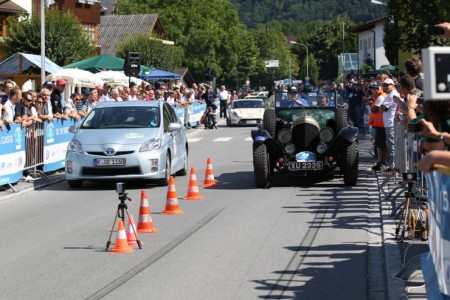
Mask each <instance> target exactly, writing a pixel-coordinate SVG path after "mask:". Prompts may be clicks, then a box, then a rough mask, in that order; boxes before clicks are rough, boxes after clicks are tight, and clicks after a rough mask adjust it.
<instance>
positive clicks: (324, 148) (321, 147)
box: [316, 143, 328, 154]
mask: <svg viewBox="0 0 450 300" xmlns="http://www.w3.org/2000/svg"><path fill="white" fill-rule="evenodd" d="M327 148H328V147H327V145H326V144H324V143H320V144H319V145H318V146H317V148H316V150H317V152H318V153H320V154H323V153H325V151H327Z"/></svg>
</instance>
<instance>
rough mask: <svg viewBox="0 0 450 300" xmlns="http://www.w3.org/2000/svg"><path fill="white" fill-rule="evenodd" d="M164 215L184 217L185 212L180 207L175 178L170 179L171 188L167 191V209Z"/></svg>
mask: <svg viewBox="0 0 450 300" xmlns="http://www.w3.org/2000/svg"><path fill="white" fill-rule="evenodd" d="M161 214H162V215H182V214H183V211H182V210H181V209H180V208H179V207H178V196H177V191H176V190H175V180H174V179H173V176H170V178H169V188H168V189H167V202H166V209H165V210H164V211H163V212H162V213H161Z"/></svg>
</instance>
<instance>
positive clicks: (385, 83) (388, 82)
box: [383, 78, 394, 85]
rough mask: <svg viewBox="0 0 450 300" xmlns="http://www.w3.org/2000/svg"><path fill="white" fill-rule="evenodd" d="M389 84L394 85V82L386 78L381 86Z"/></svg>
mask: <svg viewBox="0 0 450 300" xmlns="http://www.w3.org/2000/svg"><path fill="white" fill-rule="evenodd" d="M390 84H394V80H392V79H391V78H386V79H385V80H384V81H383V85H390Z"/></svg>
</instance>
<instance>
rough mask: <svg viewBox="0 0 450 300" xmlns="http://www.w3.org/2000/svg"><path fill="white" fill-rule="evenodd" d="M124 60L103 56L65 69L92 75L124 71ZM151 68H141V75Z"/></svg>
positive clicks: (70, 65)
mask: <svg viewBox="0 0 450 300" xmlns="http://www.w3.org/2000/svg"><path fill="white" fill-rule="evenodd" d="M124 61H125V60H124V59H123V58H120V57H116V56H112V55H109V54H101V55H97V56H93V57H90V58H87V59H84V60H80V61H77V62H74V63H71V64H69V65H66V66H64V67H63V68H65V69H66V68H69V69H82V70H86V71H89V72H92V73H98V72H101V71H123V64H124ZM150 71H151V68H149V67H146V66H141V73H145V72H150Z"/></svg>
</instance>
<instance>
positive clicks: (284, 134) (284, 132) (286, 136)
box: [277, 128, 292, 144]
mask: <svg viewBox="0 0 450 300" xmlns="http://www.w3.org/2000/svg"><path fill="white" fill-rule="evenodd" d="M277 139H278V141H279V142H280V143H282V144H287V143H289V142H290V141H291V140H292V132H291V131H290V130H289V129H287V128H283V129H280V130H279V131H278V133H277Z"/></svg>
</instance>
